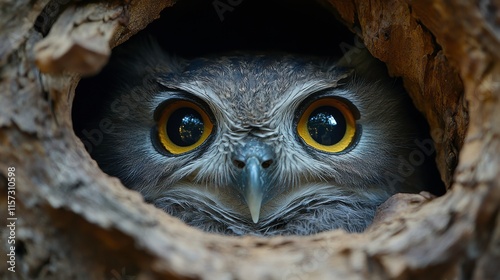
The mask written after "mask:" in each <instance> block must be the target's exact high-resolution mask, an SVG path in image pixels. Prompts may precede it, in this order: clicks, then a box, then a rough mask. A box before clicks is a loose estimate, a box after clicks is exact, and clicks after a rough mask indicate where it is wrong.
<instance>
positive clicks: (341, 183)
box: [77, 38, 432, 235]
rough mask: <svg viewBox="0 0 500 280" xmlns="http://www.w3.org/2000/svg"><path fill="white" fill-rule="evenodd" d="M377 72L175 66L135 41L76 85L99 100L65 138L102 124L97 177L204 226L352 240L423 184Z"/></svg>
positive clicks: (413, 123)
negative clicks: (114, 180)
mask: <svg viewBox="0 0 500 280" xmlns="http://www.w3.org/2000/svg"><path fill="white" fill-rule="evenodd" d="M384 67H385V66H384V65H383V64H382V63H380V62H379V61H377V60H376V59H374V58H373V57H372V56H371V55H370V54H369V53H368V52H367V51H366V50H364V49H353V50H352V51H351V52H349V53H347V54H346V56H344V57H343V58H342V59H340V60H334V59H330V58H324V57H313V56H303V55H294V54H287V53H269V52H233V53H229V54H218V55H210V56H204V57H196V58H190V59H185V58H179V57H176V56H174V55H171V54H169V53H168V52H165V51H164V50H163V49H162V48H161V47H160V46H158V44H156V43H155V42H154V41H153V40H151V39H143V38H141V39H140V40H136V42H131V43H127V44H125V45H124V46H121V47H119V48H118V49H117V50H116V51H115V52H114V54H113V56H112V59H111V61H110V64H109V65H108V66H107V67H106V68H105V70H104V71H103V73H101V74H100V76H99V77H97V78H93V79H89V80H86V81H83V82H82V83H84V84H85V83H86V84H87V85H89V84H94V86H93V89H94V90H95V91H96V92H98V94H99V95H101V99H100V102H99V103H98V104H91V106H92V107H93V108H94V109H97V110H96V112H98V114H97V115H95V116H94V117H93V121H89V122H87V123H86V124H85V125H84V126H83V128H82V129H81V130H80V131H77V133H78V134H79V135H80V137H81V138H82V139H83V140H84V139H85V137H89V136H90V137H92V136H93V135H94V134H92V132H94V133H95V129H99V128H101V129H100V132H101V136H102V137H101V138H100V139H99V140H100V141H97V142H98V143H97V144H96V145H93V146H92V147H91V149H89V151H90V152H91V155H92V157H93V158H94V159H95V160H96V161H97V162H98V164H99V166H100V167H101V168H102V170H104V171H105V172H107V173H108V174H110V175H113V176H116V177H118V178H120V179H121V181H122V182H123V184H124V185H125V186H126V187H128V188H131V189H133V190H137V191H139V192H140V193H141V194H142V195H143V196H144V198H145V200H146V201H147V202H149V203H152V204H154V205H155V206H157V207H159V208H161V209H164V210H165V211H166V212H167V213H169V214H171V215H173V216H176V217H178V218H180V219H182V220H183V221H185V222H186V223H188V224H189V225H192V226H195V227H198V228H201V229H203V230H205V231H210V232H217V233H223V234H236V235H242V234H255V235H276V234H299V235H304V234H312V233H317V232H321V231H325V230H330V229H336V228H341V229H344V230H347V231H350V232H360V231H362V230H363V229H365V228H366V227H367V226H368V225H369V224H370V222H371V221H372V219H373V215H374V213H375V210H376V207H377V206H378V205H380V204H381V203H382V202H384V201H385V200H386V199H387V198H388V197H390V196H391V195H393V194H395V193H397V192H419V191H421V190H424V189H426V187H427V186H428V184H429V180H428V178H429V176H426V174H427V173H426V172H428V169H427V167H426V164H425V163H426V162H427V158H422V160H421V162H420V161H418V162H417V164H412V162H414V161H411V160H409V157H410V155H411V154H412V152H414V151H418V150H419V149H421V147H429V145H432V144H429V143H427V142H426V141H430V140H423V139H422V137H423V135H424V133H423V131H422V128H421V126H420V125H419V122H418V121H417V118H416V114H415V112H414V110H413V109H412V105H411V102H410V100H409V99H408V97H407V96H406V94H405V93H404V91H403V90H402V88H401V87H400V86H399V85H398V83H397V82H395V81H394V80H393V79H390V78H389V77H388V76H387V73H386V70H385V68H384ZM97 82H98V83H97ZM96 83H97V84H96ZM84 88H88V86H87V87H85V86H84ZM103 122H105V123H106V126H105V127H106V129H105V131H104V129H102V125H101V124H102V123H103ZM422 154H423V153H422Z"/></svg>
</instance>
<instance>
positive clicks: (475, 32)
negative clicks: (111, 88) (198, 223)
mask: <svg viewBox="0 0 500 280" xmlns="http://www.w3.org/2000/svg"><path fill="white" fill-rule="evenodd" d="M173 2H174V1H153V0H149V1H148V0H145V1H139V0H137V1H123V2H122V1H111V2H107V1H91V2H90V3H87V2H86V1H81V2H80V1H74V2H73V1H68V0H66V1H65V0H60V1H55V0H54V1H47V0H43V1H42V0H39V1H26V0H22V1H4V2H3V3H1V4H0V5H2V7H1V9H0V15H1V16H0V42H1V44H0V65H1V66H0V189H1V193H0V209H3V210H1V211H0V220H2V221H4V222H5V223H7V225H11V224H12V223H14V227H15V229H12V228H9V227H6V226H2V227H1V228H2V229H1V230H0V231H1V233H2V239H1V240H0V242H1V244H0V246H1V247H2V248H4V249H5V250H2V259H4V260H5V261H2V266H4V265H5V264H7V265H6V266H4V267H2V269H1V270H0V278H2V279H161V278H167V277H168V278H171V279H195V278H196V279H197V278H202V279H341V278H347V279H366V278H373V279H387V278H390V279H454V278H459V279H500V276H499V275H500V273H499V269H498V268H497V267H498V264H499V263H500V215H499V213H500V180H499V179H498V178H499V173H500V172H499V171H500V153H499V152H500V126H499V125H498V124H499V121H500V100H499V98H498V97H499V94H500V82H499V81H500V52H498V50H499V49H500V26H499V24H498V22H499V18H498V15H499V14H500V10H499V6H498V3H496V2H488V1H465V0H455V1H451V0H449V1H447V0H438V1H428V0H424V1H415V2H414V1H403V0H400V1H398V0H389V1H339V0H324V1H322V4H323V6H324V8H325V9H329V10H331V12H332V15H335V16H337V17H338V19H339V20H340V21H342V22H343V23H344V24H345V25H346V26H347V27H348V28H350V29H351V30H352V31H353V32H355V33H357V34H358V35H359V36H360V37H361V38H362V39H363V41H364V43H365V44H366V47H367V48H368V49H369V50H370V52H371V53H372V54H373V55H374V56H376V57H377V58H379V59H380V60H382V61H384V62H385V63H386V64H387V66H388V69H389V71H390V74H391V75H394V76H401V77H402V79H403V82H404V85H405V88H406V89H407V91H408V93H409V94H410V96H411V97H412V99H413V101H414V103H415V106H416V107H417V108H418V109H419V110H420V111H421V112H422V113H423V114H424V116H425V118H426V119H427V121H428V122H429V125H430V128H431V134H432V138H433V140H434V142H435V143H436V150H437V157H436V161H437V165H438V169H439V171H440V174H441V177H442V179H443V181H444V182H445V184H446V185H447V187H448V192H447V193H446V194H445V195H444V196H442V197H439V198H434V199H422V197H420V198H419V199H416V196H405V195H398V196H396V197H394V198H392V199H391V200H390V201H388V202H387V204H386V206H387V208H386V210H384V209H381V211H386V214H387V215H386V217H385V218H381V219H380V220H379V221H378V222H377V223H376V224H375V225H374V226H372V227H371V228H370V229H368V230H367V231H366V232H364V233H362V234H347V233H345V232H343V231H340V230H337V231H332V232H325V233H322V234H318V235H314V236H307V237H296V236H288V237H273V238H257V237H240V238H237V237H226V236H218V235H211V234H206V233H203V232H200V231H198V230H196V229H194V228H191V227H188V226H186V225H185V224H183V223H182V222H180V221H178V220H177V219H175V218H172V217H170V216H168V215H167V214H165V213H164V212H162V211H161V210H159V209H156V208H154V207H153V206H151V205H148V204H146V203H144V201H143V199H142V197H141V196H140V195H139V194H138V193H136V192H133V191H130V190H128V189H126V188H124V187H123V186H122V185H121V183H120V182H119V181H118V180H117V179H116V178H112V177H109V176H107V175H106V174H104V173H103V172H102V171H101V170H100V169H99V168H98V166H97V164H96V163H95V162H94V161H93V160H92V159H91V158H90V156H89V155H88V153H86V151H85V149H84V146H83V144H82V143H81V141H80V140H79V139H78V138H77V137H76V136H75V134H74V132H73V129H72V122H71V105H72V100H73V97H74V92H75V87H76V85H77V83H78V81H79V80H80V77H81V76H82V75H90V74H93V73H96V72H98V71H99V70H100V69H101V67H103V65H105V64H106V62H107V59H108V57H109V54H110V50H111V49H112V48H113V47H114V46H116V45H118V44H120V43H122V42H124V41H126V40H127V39H128V38H129V37H130V36H132V35H133V34H135V33H136V32H138V31H140V30H141V29H143V28H145V27H146V25H147V24H148V23H149V22H151V21H152V20H154V19H155V18H158V16H159V13H160V12H161V11H162V10H163V9H165V8H167V7H169V6H171V5H173V4H174V3H173ZM12 167H13V168H14V169H15V170H13V169H12ZM12 178H15V186H14V185H13V184H12V182H13V180H12ZM9 190H10V191H15V193H12V192H10V193H9V192H8V191H9ZM11 201H15V208H12V207H11V208H10V210H11V211H13V212H9V211H7V210H8V203H11ZM10 206H12V203H11V204H10ZM387 209H389V210H387ZM11 213H13V215H11ZM9 218H17V219H9ZM11 227H12V226H11ZM13 233H14V238H9V237H10V236H12V234H13ZM9 240H15V250H14V255H15V256H14V261H15V272H12V271H9V270H7V269H8V268H11V267H12V265H11V264H9V263H8V261H9V260H11V258H12V256H9V254H10V253H11V248H10V247H11V244H9ZM4 251H5V252H4ZM11 255H12V254H11ZM127 277H128V278H127ZM135 277H137V278H135Z"/></svg>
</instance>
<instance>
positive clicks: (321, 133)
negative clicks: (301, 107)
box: [307, 106, 347, 146]
mask: <svg viewBox="0 0 500 280" xmlns="http://www.w3.org/2000/svg"><path fill="white" fill-rule="evenodd" d="M307 129H308V130H309V134H310V135H311V137H312V138H313V139H314V141H316V142H318V143H319V144H321V145H325V146H331V145H335V144H337V143H338V142H340V140H342V138H344V135H345V133H346V129H347V124H346V119H345V117H344V115H343V114H342V112H340V110H338V109H337V108H334V107H329V106H323V107H319V108H317V109H316V110H314V111H313V112H312V113H311V115H310V116H309V121H308V122H307Z"/></svg>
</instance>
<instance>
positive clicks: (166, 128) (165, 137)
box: [158, 100, 213, 155]
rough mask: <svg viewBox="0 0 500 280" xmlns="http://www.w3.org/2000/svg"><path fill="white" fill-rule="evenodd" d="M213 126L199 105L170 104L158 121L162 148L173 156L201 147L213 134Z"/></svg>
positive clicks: (185, 102)
mask: <svg viewBox="0 0 500 280" xmlns="http://www.w3.org/2000/svg"><path fill="white" fill-rule="evenodd" d="M212 129H213V124H212V121H211V120H210V118H209V117H208V115H207V113H205V111H204V110H203V109H201V108H200V107H199V106H198V105H197V104H195V103H192V102H190V101H185V100H177V101H173V102H172V103H169V104H168V105H167V106H166V107H165V108H164V109H163V111H162V113H161V117H160V119H159V121H158V134H159V138H160V142H161V144H162V146H163V147H164V148H165V149H166V150H167V151H168V152H169V153H171V154H174V155H180V154H184V153H187V152H190V151H192V150H194V149H196V148H198V147H199V146H201V145H202V144H203V143H204V142H205V141H206V140H207V138H208V136H210V134H211V133H212Z"/></svg>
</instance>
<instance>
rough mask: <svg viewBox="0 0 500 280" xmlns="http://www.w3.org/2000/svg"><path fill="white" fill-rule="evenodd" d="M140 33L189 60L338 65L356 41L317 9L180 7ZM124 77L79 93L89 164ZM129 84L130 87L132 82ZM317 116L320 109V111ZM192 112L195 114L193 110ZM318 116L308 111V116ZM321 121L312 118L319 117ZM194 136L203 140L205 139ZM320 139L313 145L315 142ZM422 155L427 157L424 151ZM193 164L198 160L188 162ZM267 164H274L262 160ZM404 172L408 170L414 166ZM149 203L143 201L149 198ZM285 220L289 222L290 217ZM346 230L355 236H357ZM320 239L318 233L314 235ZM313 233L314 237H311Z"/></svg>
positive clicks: (79, 126)
mask: <svg viewBox="0 0 500 280" xmlns="http://www.w3.org/2000/svg"><path fill="white" fill-rule="evenodd" d="M141 33H142V34H149V35H151V36H152V37H154V38H155V39H156V40H157V41H158V42H159V44H160V45H161V47H162V48H163V49H164V50H166V51H167V52H169V53H171V54H175V55H177V56H179V57H182V58H186V59H193V58H197V57H200V56H206V55H213V54H218V53H228V52H233V51H246V52H250V53H252V52H259V53H262V52H269V53H274V52H285V53H293V54H300V55H312V56H316V57H328V58H329V59H334V60H335V59H338V58H340V57H342V55H344V54H345V52H346V51H349V50H350V49H352V48H353V46H354V45H355V38H354V35H353V34H352V33H351V32H350V31H349V30H348V29H347V28H345V27H344V26H343V25H342V24H341V23H340V22H338V20H337V19H336V18H335V16H334V15H333V14H332V13H331V12H330V11H328V10H325V9H324V8H323V7H322V6H321V5H319V4H318V3H317V2H314V1H278V0H274V1H263V0H262V1H250V0H248V1H222V0H220V1H219V0H216V1H194V0H182V1H179V2H178V3H177V4H176V5H174V7H172V8H168V9H166V10H165V11H163V12H162V15H161V18H160V19H159V20H157V21H154V22H153V23H151V24H150V25H149V26H148V27H147V28H146V29H145V30H144V31H142V32H141ZM140 36H142V35H141V34H138V35H137V36H135V37H133V38H131V39H130V41H131V42H132V41H134V39H135V40H137V38H139V39H140V38H141V37H140ZM127 43H129V42H126V43H124V45H126V44H127ZM121 48H122V47H121V46H119V47H117V49H116V50H119V49H121ZM127 55H130V56H134V55H135V54H134V53H130V54H127ZM111 61H114V59H113V58H112V59H111ZM122 71H123V69H119V68H116V65H109V66H107V67H105V68H104V70H103V71H102V73H100V74H99V75H97V76H95V77H91V78H87V79H83V80H82V81H81V82H80V84H79V85H78V87H77V89H76V95H75V100H74V103H73V111H72V117H73V124H74V130H75V133H76V134H77V135H78V136H79V137H80V139H81V140H82V142H83V143H84V145H85V147H86V149H87V150H88V151H89V153H90V154H91V155H92V156H93V157H94V154H93V152H94V150H95V149H98V148H102V147H99V146H100V145H101V143H102V141H103V138H105V137H108V136H109V135H111V134H113V133H114V132H111V130H112V129H111V127H113V125H114V123H113V121H112V120H109V119H107V118H105V117H103V116H104V114H105V113H106V111H109V108H108V107H106V106H103V104H106V102H108V103H109V102H111V101H110V98H111V96H110V93H111V92H113V91H115V90H116V85H109V81H114V82H117V81H120V79H116V78H114V77H115V76H116V73H121V72H122ZM123 72H129V73H128V74H130V72H132V73H133V71H123ZM128 74H127V75H128ZM131 78H132V79H133V77H131ZM129 80H130V78H128V77H127V76H124V77H121V83H123V84H125V85H126V84H127V83H128V82H129ZM391 83H392V84H393V86H394V87H400V86H401V85H400V82H399V81H397V80H395V81H391ZM140 84H141V83H140V82H139V84H138V86H140ZM403 99H407V103H410V101H409V97H407V96H406V97H403ZM308 100H309V99H308ZM311 100H312V99H311ZM311 102H312V101H311ZM405 102H406V101H405ZM194 103H196V104H198V105H199V104H201V105H202V106H201V107H203V105H206V104H204V103H203V102H198V101H197V100H195V102H194ZM134 106H139V107H135V110H144V109H143V108H141V107H140V106H141V104H140V101H139V100H138V101H137V102H136V104H134ZM165 106H167V105H165ZM167 107H168V106H167ZM318 108H319V109H322V108H323V107H318ZM191 109H193V108H191ZM194 110H195V111H196V109H194ZM191 111H192V110H191ZM316 111H317V110H316ZM316 111H313V113H314V112H316ZM408 111H411V112H407V113H408V114H411V115H412V116H414V118H413V121H414V122H416V123H417V124H416V127H420V126H423V127H424V129H423V130H424V131H425V130H428V127H427V124H426V123H425V121H424V120H423V118H422V116H421V115H420V114H419V113H418V112H417V111H416V109H415V108H410V109H409V110H408ZM197 112H198V111H197ZM318 112H320V113H321V114H328V112H329V111H328V110H323V111H322V110H319V111H318ZM324 112H326V113H324ZM181 113H182V112H181ZM195 113H196V112H195ZM320 113H317V114H318V115H320ZM192 115H193V114H192ZM198 115H199V116H197V117H196V118H197V119H199V120H201V119H202V117H200V116H201V115H200V114H198ZM160 119H161V117H158V119H155V121H157V122H159V120H160ZM138 121H139V120H138ZM134 125H135V124H133V123H131V124H130V133H134ZM155 133H156V131H155V130H152V134H155ZM167 133H168V132H167ZM199 134H200V135H202V134H203V133H199ZM152 138H153V137H152ZM319 138H320V137H317V139H319ZM422 139H424V140H425V139H427V140H428V141H430V137H428V135H427V136H426V135H422ZM299 140H300V139H299ZM179 141H180V140H179ZM195 142H196V141H192V142H190V143H195ZM426 143H427V142H426ZM163 144H164V142H161V141H160V143H159V144H158V143H156V145H157V146H159V149H161V148H162V147H161V146H162V145H163ZM117 145H118V143H117ZM380 145H384V143H380ZM424 148H427V150H429V147H428V146H425V147H424ZM181 150H182V149H181ZM416 151H418V152H419V153H420V154H421V153H422V151H420V150H416ZM409 155H410V156H411V153H409ZM135 156H137V155H135ZM396 156H397V155H396ZM109 157H110V158H111V157H112V155H109ZM94 158H95V157H94ZM194 159H195V158H193V159H192V160H194ZM412 159H415V158H411V157H410V158H406V159H405V160H406V161H407V162H408V161H411V160H412ZM368 160H373V159H367V161H368ZM418 160H420V159H418ZM97 162H98V163H99V164H100V166H101V167H103V161H102V158H100V159H97ZM235 162H240V163H243V165H241V166H242V168H243V167H244V164H248V163H247V162H243V161H241V160H239V159H237V158H236V159H235ZM265 162H272V161H269V160H267V161H265ZM420 164H422V163H419V165H420ZM424 164H425V165H426V166H427V167H428V168H426V169H425V172H422V176H426V177H428V180H426V181H428V182H431V183H430V184H429V186H430V187H429V189H428V190H429V191H431V192H432V193H434V194H436V195H441V194H443V193H444V185H443V183H442V182H441V180H440V179H439V174H438V172H437V169H436V167H435V164H434V156H433V155H430V156H429V157H428V158H427V159H426V161H425V163H424ZM112 165H113V164H109V163H108V164H107V166H108V167H104V168H103V170H104V171H105V172H107V173H108V174H111V175H114V176H117V177H119V178H120V179H122V182H123V183H124V185H125V186H129V183H131V181H130V180H128V179H123V178H124V177H127V176H128V175H127V174H123V172H122V171H121V170H118V171H117V170H114V171H112V172H108V171H107V170H112V169H113V168H114V167H113V166H112ZM270 165H271V164H270ZM110 166H111V167H110ZM402 168H406V167H402ZM409 168H410V169H411V168H413V167H412V166H411V164H410V166H409ZM141 169H142V170H143V171H144V169H147V166H146V165H144V166H142V163H139V164H137V170H138V171H137V172H140V170H141ZM240 169H241V168H240ZM410 171H411V170H410ZM240 196H241V194H240ZM245 199H246V198H245ZM146 200H148V199H147V198H146ZM149 202H152V201H149ZM152 203H155V202H152ZM212 203H213V201H212ZM303 203H306V201H305V200H304V202H303ZM310 203H319V202H317V199H316V200H315V201H314V202H310ZM321 203H322V202H321ZM155 204H156V203H155ZM361 204H362V203H361ZM361 204H360V205H361ZM356 207H357V206H356ZM185 209H191V208H190V206H187V205H186V204H181V203H179V204H177V205H176V206H175V207H171V208H169V210H168V211H167V210H166V211H167V212H168V213H170V214H172V215H174V216H179V215H176V214H179V212H182V211H183V210H185ZM195 210H196V209H195ZM314 210H315V209H299V210H298V212H300V213H301V214H302V215H309V214H310V213H311V212H314ZM219 214H220V213H209V215H214V216H215V217H217V219H224V217H223V216H224V215H219ZM217 215H219V216H217ZM290 216H293V215H292V214H290ZM186 219H188V218H186ZM186 219H184V220H186ZM189 219H191V220H193V219H194V220H196V219H198V217H194V218H193V217H189ZM231 219H234V220H237V221H241V217H231ZM245 222H248V221H243V222H242V223H245ZM188 224H191V225H192V224H193V223H189V222H188ZM248 224H249V225H248V227H246V228H250V229H253V228H255V226H254V225H252V224H251V221H250V222H248ZM213 227H218V224H217V225H213ZM286 227H287V221H286V219H285V218H283V219H281V220H279V221H278V222H277V223H276V224H275V225H273V226H272V228H271V227H269V228H271V230H272V231H274V232H277V233H278V234H279V233H280V232H282V231H281V230H282V229H283V228H286ZM238 230H240V232H243V233H246V232H248V231H246V232H245V230H246V229H245V230H241V229H237V230H232V232H231V233H232V234H238ZM259 230H260V229H259ZM348 230H349V231H360V230H359V229H358V228H356V229H352V230H350V229H348ZM263 231H265V230H263ZM319 231H321V230H318V231H317V232H319ZM217 232H221V233H228V232H225V231H223V230H217ZM266 232H267V231H266ZM283 232H285V231H283ZM310 233H316V232H313V231H311V232H310ZM256 234H262V232H257V233H256ZM296 234H303V232H296ZM264 235H265V234H264Z"/></svg>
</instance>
